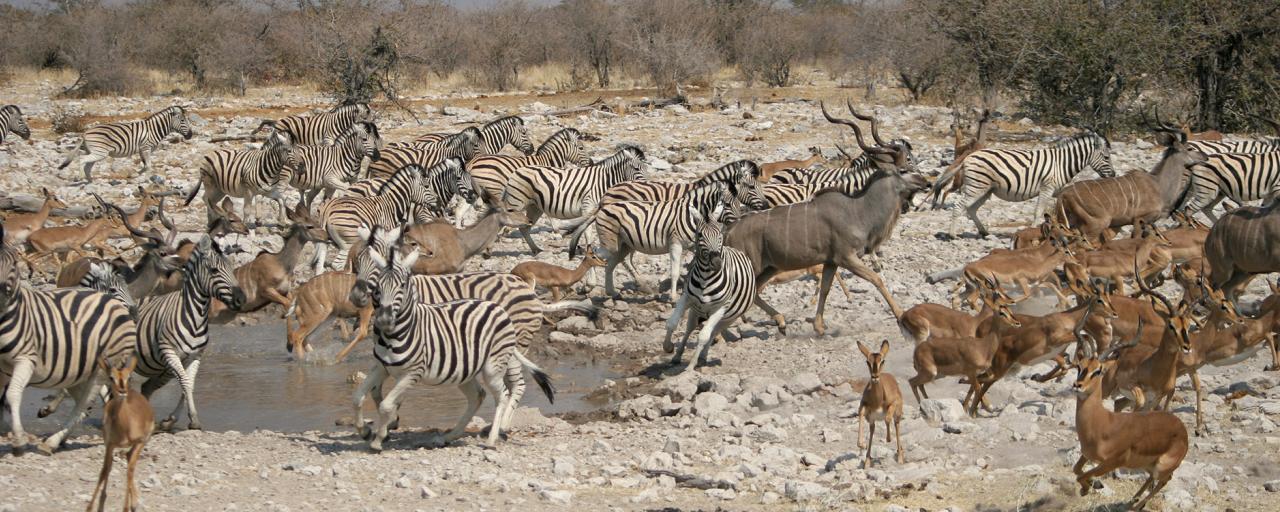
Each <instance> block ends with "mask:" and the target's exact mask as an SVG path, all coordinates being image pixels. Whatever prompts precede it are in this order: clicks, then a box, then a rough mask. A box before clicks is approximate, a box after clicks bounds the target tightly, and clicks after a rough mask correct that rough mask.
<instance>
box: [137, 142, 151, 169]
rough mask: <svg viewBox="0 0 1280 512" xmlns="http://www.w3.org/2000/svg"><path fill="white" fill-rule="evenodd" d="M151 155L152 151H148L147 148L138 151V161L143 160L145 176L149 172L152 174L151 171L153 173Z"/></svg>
mask: <svg viewBox="0 0 1280 512" xmlns="http://www.w3.org/2000/svg"><path fill="white" fill-rule="evenodd" d="M150 153H151V151H150V150H148V149H147V148H142V149H141V150H140V151H138V159H139V160H142V173H143V174H145V173H147V172H150V171H151V155H150Z"/></svg>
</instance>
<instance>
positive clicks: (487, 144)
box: [405, 116, 534, 155]
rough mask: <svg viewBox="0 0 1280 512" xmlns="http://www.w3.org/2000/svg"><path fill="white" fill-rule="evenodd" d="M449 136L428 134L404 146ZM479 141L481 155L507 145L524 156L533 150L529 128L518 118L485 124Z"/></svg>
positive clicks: (509, 117)
mask: <svg viewBox="0 0 1280 512" xmlns="http://www.w3.org/2000/svg"><path fill="white" fill-rule="evenodd" d="M450 135H453V134H451V133H428V134H426V135H422V136H420V137H418V138H416V139H413V141H412V142H408V143H405V144H410V145H420V144H427V143H431V142H437V141H439V140H441V139H444V138H446V137H448V136H450ZM480 140H482V141H484V143H483V145H482V146H480V154H483V155H496V154H498V153H499V152H501V151H502V148H504V147H506V146H507V145H508V144H510V145H511V147H513V148H516V150H517V151H519V152H521V153H523V154H525V155H532V154H533V150H534V147H533V142H532V140H531V139H530V138H529V128H528V127H526V126H525V124H524V119H521V118H520V116H506V117H501V118H498V119H494V120H493V121H489V122H488V123H485V125H484V126H483V127H481V128H480Z"/></svg>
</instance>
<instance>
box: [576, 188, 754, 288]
mask: <svg viewBox="0 0 1280 512" xmlns="http://www.w3.org/2000/svg"><path fill="white" fill-rule="evenodd" d="M718 205H728V207H729V208H730V211H729V212H728V213H727V215H730V217H729V218H727V219H726V220H727V221H736V220H737V219H738V218H739V217H740V216H741V215H742V211H741V210H742V205H741V203H739V202H738V201H737V199H736V198H735V197H734V195H733V193H731V192H730V191H729V187H728V186H727V185H725V184H723V183H716V184H712V185H709V186H705V187H700V188H697V189H694V190H693V191H691V192H689V193H688V194H685V196H684V197H682V198H680V199H677V200H675V201H661V202H653V203H651V202H639V201H623V202H617V203H609V204H606V205H603V206H601V207H600V209H599V210H598V211H597V212H596V213H595V218H596V222H595V224H596V236H597V238H598V240H599V245H600V248H601V249H603V252H604V253H605V254H606V256H607V257H606V258H605V260H606V263H605V270H604V286H605V293H607V294H609V295H610V296H617V292H616V291H615V289H614V287H613V270H614V268H615V267H617V266H618V263H625V265H626V268H627V271H628V272H630V273H631V277H632V279H635V280H636V283H640V277H639V275H638V274H637V273H636V271H635V268H634V267H633V266H632V264H631V262H630V261H627V257H628V256H630V255H631V253H632V252H640V253H643V254H662V253H664V252H665V253H668V254H670V256H671V298H672V300H675V299H676V297H678V291H679V286H680V282H679V281H680V264H681V263H680V256H681V254H680V252H681V250H682V249H683V247H685V246H687V245H689V244H692V243H693V240H694V236H695V235H696V232H697V228H698V226H697V224H696V223H695V222H694V221H693V219H692V218H691V217H690V215H689V210H690V209H691V208H693V209H697V210H698V211H699V212H702V215H703V217H704V218H705V216H706V215H708V214H710V212H711V211H712V210H714V209H715V208H716V206H718ZM577 242H578V240H577V236H576V233H575V236H574V237H573V238H572V239H571V240H570V242H569V244H570V246H571V247H572V246H576V245H577Z"/></svg>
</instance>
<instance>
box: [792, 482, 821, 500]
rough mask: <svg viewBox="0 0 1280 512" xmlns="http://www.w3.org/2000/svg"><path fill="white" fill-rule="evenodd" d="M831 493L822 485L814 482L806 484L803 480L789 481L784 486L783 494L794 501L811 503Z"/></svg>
mask: <svg viewBox="0 0 1280 512" xmlns="http://www.w3.org/2000/svg"><path fill="white" fill-rule="evenodd" d="M830 492H831V489H828V488H826V487H824V486H822V485H821V484H816V483H813V482H805V481H802V480H788V481H787V483H786V484H784V485H783V491H782V493H783V494H784V495H785V496H786V497H787V498H788V499H790V500H793V501H810V500H816V499H819V498H822V497H823V496H826V495H827V494H829V493H830Z"/></svg>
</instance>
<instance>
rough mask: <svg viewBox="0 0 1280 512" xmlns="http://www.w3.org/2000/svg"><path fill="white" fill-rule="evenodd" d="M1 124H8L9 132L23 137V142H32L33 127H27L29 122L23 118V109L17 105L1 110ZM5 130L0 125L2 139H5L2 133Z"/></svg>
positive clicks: (6, 106)
mask: <svg viewBox="0 0 1280 512" xmlns="http://www.w3.org/2000/svg"><path fill="white" fill-rule="evenodd" d="M0 121H4V122H3V123H0V124H8V126H9V131H11V132H13V134H14V135H17V136H19V137H22V140H27V141H29V140H31V127H29V126H27V120H26V119H24V118H23V117H22V109H21V108H18V106H17V105H5V107H4V108H0ZM4 129H5V127H4V126H2V125H0V139H3V138H4V137H3V136H2V132H3V130H4Z"/></svg>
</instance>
